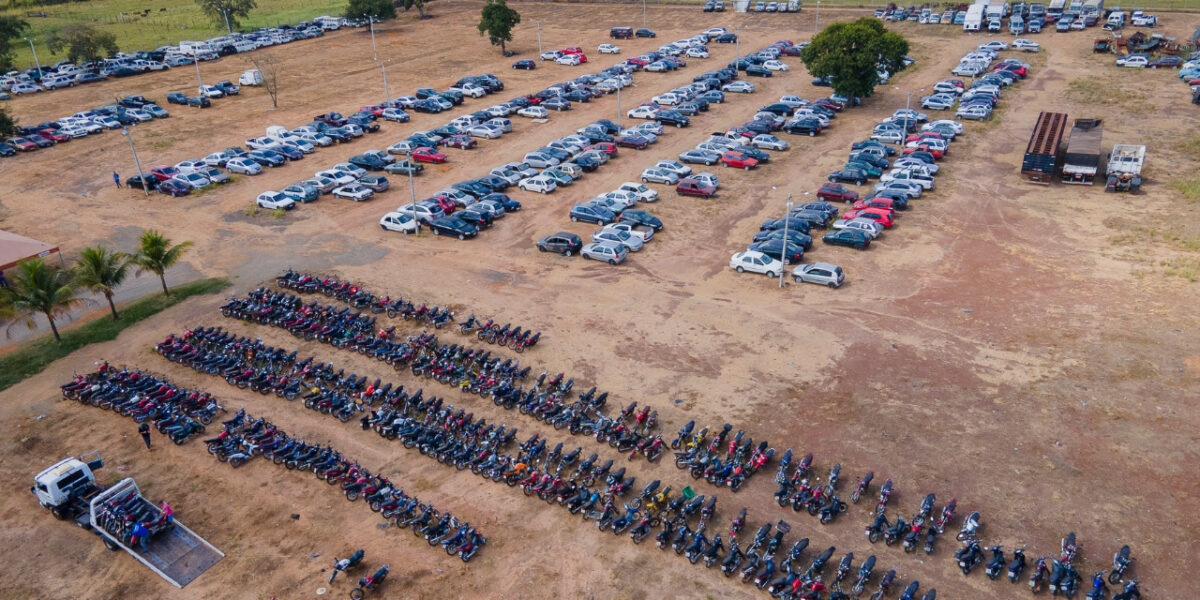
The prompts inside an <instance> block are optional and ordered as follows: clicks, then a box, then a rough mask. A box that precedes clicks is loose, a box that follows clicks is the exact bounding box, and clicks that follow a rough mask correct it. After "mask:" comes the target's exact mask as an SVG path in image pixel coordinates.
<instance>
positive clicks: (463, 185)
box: [450, 181, 493, 198]
mask: <svg viewBox="0 0 1200 600" xmlns="http://www.w3.org/2000/svg"><path fill="white" fill-rule="evenodd" d="M450 187H451V188H454V189H456V190H459V191H463V192H466V193H468V194H470V195H472V196H474V197H476V198H482V197H484V196H486V195H488V194H490V193H492V191H493V190H492V189H491V188H489V187H487V186H486V185H483V184H482V183H479V182H478V181H460V182H458V183H455V184H453V185H451V186H450Z"/></svg>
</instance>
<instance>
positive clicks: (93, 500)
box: [30, 451, 225, 588]
mask: <svg viewBox="0 0 1200 600" xmlns="http://www.w3.org/2000/svg"><path fill="white" fill-rule="evenodd" d="M103 467H104V462H103V460H101V458H100V453H99V452H95V451H93V452H90V453H87V454H83V455H80V456H78V457H69V458H64V459H62V460H60V461H58V462H56V463H54V464H53V465H50V466H49V467H46V468H45V469H44V470H42V472H40V473H38V474H37V475H36V476H35V477H34V478H33V487H32V488H30V491H31V492H33V495H34V496H35V497H36V498H37V501H38V504H40V505H41V506H42V507H43V508H45V509H47V510H49V511H50V513H51V514H53V515H54V516H55V518H57V519H59V520H62V521H74V522H75V524H76V525H78V526H79V527H80V528H82V529H84V530H85V531H90V532H92V533H94V534H96V535H97V536H99V537H100V541H101V542H102V543H103V544H104V547H105V548H108V549H109V550H112V551H114V552H116V551H118V550H124V551H125V552H127V553H128V554H129V555H130V556H132V557H133V558H134V559H136V560H137V561H138V562H140V563H142V564H143V565H146V567H148V568H149V569H150V570H151V571H154V572H155V573H156V574H158V576H160V577H162V578H163V579H165V580H167V582H168V583H170V584H171V585H174V586H175V587H177V588H182V587H183V586H185V585H187V584H188V583H190V582H191V581H192V580H194V579H195V578H197V577H199V576H200V575H201V574H202V573H204V572H205V571H207V570H208V569H209V568H210V567H212V566H213V565H215V564H217V562H218V561H220V560H221V558H223V557H224V556H225V554H224V553H222V552H221V551H220V550H218V549H217V548H216V547H214V546H213V545H212V544H210V543H208V542H207V541H205V540H204V538H201V537H200V536H199V535H196V534H195V533H194V532H193V531H192V530H191V529H188V528H187V527H185V526H184V525H183V523H180V522H179V521H178V520H176V519H173V518H170V519H169V518H167V517H166V516H165V515H164V514H163V511H162V509H161V508H159V507H158V506H156V505H155V504H154V503H152V502H150V501H149V500H147V499H146V498H144V497H143V496H142V493H141V490H140V489H138V485H137V483H136V482H134V480H133V479H132V478H128V477H127V478H125V479H122V480H121V481H118V482H117V483H116V484H114V485H112V486H111V487H107V488H106V487H104V486H102V485H100V484H99V483H98V482H97V481H96V474H95V472H96V471H97V470H99V469H101V468H103ZM135 523H146V524H147V528H148V529H149V531H150V535H149V536H148V539H147V540H146V545H145V548H146V549H145V550H142V548H141V546H142V545H141V544H140V543H137V542H134V541H133V539H132V538H131V537H130V535H129V532H128V530H129V529H130V528H131V527H132V525H133V524H135Z"/></svg>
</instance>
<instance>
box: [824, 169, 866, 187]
mask: <svg viewBox="0 0 1200 600" xmlns="http://www.w3.org/2000/svg"><path fill="white" fill-rule="evenodd" d="M828 179H829V181H831V182H834V183H853V184H856V185H866V183H867V179H869V176H868V175H867V173H866V171H863V170H862V169H854V168H848V169H840V170H837V171H834V172H832V173H830V174H829V177H828Z"/></svg>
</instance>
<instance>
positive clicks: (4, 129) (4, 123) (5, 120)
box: [0, 106, 17, 136]
mask: <svg viewBox="0 0 1200 600" xmlns="http://www.w3.org/2000/svg"><path fill="white" fill-rule="evenodd" d="M16 133H17V120H16V119H14V118H12V115H10V114H8V109H6V108H5V107H3V106H0V136H9V135H16Z"/></svg>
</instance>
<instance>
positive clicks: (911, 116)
mask: <svg viewBox="0 0 1200 600" xmlns="http://www.w3.org/2000/svg"><path fill="white" fill-rule="evenodd" d="M928 120H929V115H927V114H925V113H923V112H917V111H915V110H912V109H911V108H898V109H896V112H893V113H892V122H898V121H917V122H924V121H928Z"/></svg>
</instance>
